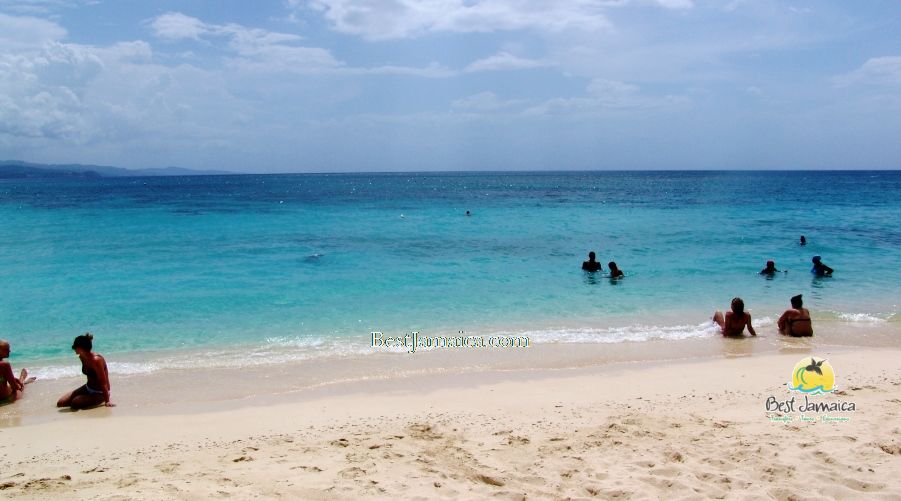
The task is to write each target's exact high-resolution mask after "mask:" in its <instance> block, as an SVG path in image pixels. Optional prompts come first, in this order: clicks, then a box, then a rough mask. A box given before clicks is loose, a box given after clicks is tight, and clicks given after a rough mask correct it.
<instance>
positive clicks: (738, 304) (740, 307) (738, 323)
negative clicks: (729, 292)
mask: <svg viewBox="0 0 901 501" xmlns="http://www.w3.org/2000/svg"><path fill="white" fill-rule="evenodd" d="M731 306H732V311H727V312H726V315H725V316H723V312H721V311H719V310H717V311H716V312H714V313H713V321H714V322H716V323H717V325H719V326H720V329H721V331H722V333H723V335H724V336H737V337H741V336H742V333H743V332H744V328H745V326H747V327H748V332H750V333H751V335H752V336H756V335H757V333H756V332H754V327H752V326H751V314H750V313H745V302H744V301H742V300H741V298H740V297H737V298H735V299H733V300H732V305H731Z"/></svg>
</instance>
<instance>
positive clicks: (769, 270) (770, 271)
mask: <svg viewBox="0 0 901 501" xmlns="http://www.w3.org/2000/svg"><path fill="white" fill-rule="evenodd" d="M776 273H779V270H777V269H776V261H773V260H772V259H771V260H769V261H767V262H766V268H764V269H762V270H760V274H761V275H769V276H773V275H775V274H776Z"/></svg>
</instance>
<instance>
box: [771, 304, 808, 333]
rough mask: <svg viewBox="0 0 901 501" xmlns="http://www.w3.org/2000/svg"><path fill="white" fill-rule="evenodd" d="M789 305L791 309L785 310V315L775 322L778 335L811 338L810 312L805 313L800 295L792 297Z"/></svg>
mask: <svg viewBox="0 0 901 501" xmlns="http://www.w3.org/2000/svg"><path fill="white" fill-rule="evenodd" d="M791 304H792V307H791V308H789V309H787V310H785V313H783V314H782V316H781V317H779V320H778V321H777V322H776V325H777V326H779V333H780V334H783V335H785V336H792V337H807V336H813V324H812V323H811V321H810V312H809V311H807V308H804V302H803V301H802V300H801V294H798V295H797V296H794V297H792V298H791Z"/></svg>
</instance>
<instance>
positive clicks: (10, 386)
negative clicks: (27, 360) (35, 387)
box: [0, 339, 34, 405]
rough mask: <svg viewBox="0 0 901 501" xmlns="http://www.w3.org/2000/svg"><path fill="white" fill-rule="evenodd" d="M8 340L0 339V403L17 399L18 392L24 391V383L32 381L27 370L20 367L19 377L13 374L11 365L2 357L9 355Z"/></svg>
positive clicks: (7, 402)
mask: <svg viewBox="0 0 901 501" xmlns="http://www.w3.org/2000/svg"><path fill="white" fill-rule="evenodd" d="M9 350H10V347H9V341H7V340H5V339H0V405H3V404H11V403H13V402H15V401H16V400H18V398H19V393H20V392H23V391H25V385H26V384H28V383H30V382H32V381H34V378H33V377H28V371H27V370H25V369H22V372H20V373H19V377H18V378H16V377H15V376H13V367H12V365H10V363H9V362H7V361H6V360H4V358H8V357H9Z"/></svg>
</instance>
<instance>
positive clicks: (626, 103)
mask: <svg viewBox="0 0 901 501" xmlns="http://www.w3.org/2000/svg"><path fill="white" fill-rule="evenodd" d="M586 94H587V95H586V96H584V97H574V98H554V99H550V100H548V101H545V102H544V103H541V104H539V105H537V106H533V107H531V108H529V109H527V110H525V111H524V112H523V114H524V115H530V116H536V115H537V116H540V115H564V114H571V115H585V114H587V115H596V114H599V113H602V112H605V111H611V110H642V109H675V108H682V107H685V106H688V105H690V104H691V101H690V100H689V99H688V98H687V97H684V96H674V95H663V96H655V95H650V94H644V93H642V92H641V89H640V88H639V87H638V86H637V85H633V84H630V83H626V82H619V81H616V80H607V79H603V78H595V79H594V80H592V81H591V83H590V84H588V87H587V88H586Z"/></svg>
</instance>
